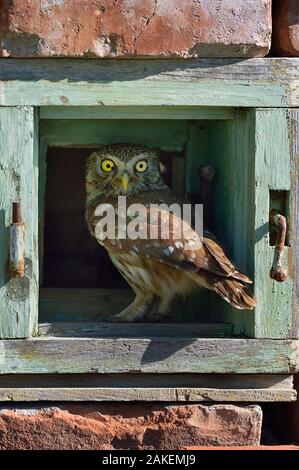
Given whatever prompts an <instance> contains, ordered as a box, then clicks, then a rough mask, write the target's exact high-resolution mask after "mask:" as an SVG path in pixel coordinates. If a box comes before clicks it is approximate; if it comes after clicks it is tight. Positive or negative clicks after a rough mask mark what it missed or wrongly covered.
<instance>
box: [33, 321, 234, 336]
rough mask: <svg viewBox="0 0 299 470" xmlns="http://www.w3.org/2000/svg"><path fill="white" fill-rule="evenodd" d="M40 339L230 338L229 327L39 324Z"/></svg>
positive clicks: (209, 324) (201, 324)
mask: <svg viewBox="0 0 299 470" xmlns="http://www.w3.org/2000/svg"><path fill="white" fill-rule="evenodd" d="M38 335H39V336H56V337H69V338H80V337H81V338H138V337H139V338H140V337H141V338H142V337H144V338H145V337H146V338H149V337H150V338H153V337H161V336H164V337H170V338H174V337H180V338H184V337H187V338H190V337H193V338H227V337H230V336H231V335H232V325H230V324H229V323H215V322H214V323H152V324H151V323H130V324H126V323H122V324H114V323H108V322H100V321H98V322H93V323H91V322H87V321H85V322H61V323H42V324H39V328H38Z"/></svg>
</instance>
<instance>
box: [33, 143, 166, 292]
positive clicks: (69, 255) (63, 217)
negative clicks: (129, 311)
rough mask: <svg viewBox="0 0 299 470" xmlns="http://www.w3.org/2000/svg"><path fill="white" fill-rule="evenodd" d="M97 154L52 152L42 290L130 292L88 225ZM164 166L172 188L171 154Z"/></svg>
mask: <svg viewBox="0 0 299 470" xmlns="http://www.w3.org/2000/svg"><path fill="white" fill-rule="evenodd" d="M91 151H92V149H90V148H56V147H55V148H50V149H49V150H48V152H47V179H46V197H45V227H44V263H43V283H42V287H57V288H59V287H64V288H128V285H127V283H126V282H125V280H124V279H123V277H122V276H121V274H120V273H119V272H118V271H117V269H116V268H115V267H114V265H113V264H112V262H111V261H110V259H109V256H108V254H107V252H106V250H105V249H104V248H103V247H101V246H100V245H99V244H98V243H97V242H96V240H95V239H94V238H92V237H91V235H90V234H89V232H88V230H87V226H86V223H85V181H84V178H85V162H86V159H87V158H88V156H89V155H90V153H91ZM161 163H162V174H163V177H164V179H165V181H166V183H167V184H168V185H169V186H170V187H171V180H172V178H171V173H172V171H171V170H172V165H171V154H170V153H169V152H161Z"/></svg>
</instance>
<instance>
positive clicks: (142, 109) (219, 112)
mask: <svg viewBox="0 0 299 470" xmlns="http://www.w3.org/2000/svg"><path fill="white" fill-rule="evenodd" d="M234 118H235V110H234V108H229V107H227V108H218V107H216V106H213V107H204V106H201V107H197V106H188V107H179V108H173V107H171V106H163V107H162V106H126V107H121V106H44V107H42V108H41V110H40V119H81V120H82V119H167V120H172V119H190V120H194V119H213V120H215V119H221V120H222V119H234Z"/></svg>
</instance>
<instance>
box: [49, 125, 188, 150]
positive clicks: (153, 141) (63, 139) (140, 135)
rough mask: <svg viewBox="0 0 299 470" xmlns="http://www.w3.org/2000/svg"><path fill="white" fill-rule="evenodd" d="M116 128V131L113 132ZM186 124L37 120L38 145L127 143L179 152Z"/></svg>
mask: <svg viewBox="0 0 299 470" xmlns="http://www.w3.org/2000/svg"><path fill="white" fill-rule="evenodd" d="M116 129H117V130H116ZM187 132H188V122H187V121H185V120H174V121H171V122H168V121H167V120H165V119H161V120H155V119H153V120H151V119H148V120H147V119H136V120H132V119H131V120H125V119H122V120H118V119H116V120H113V121H111V119H105V120H97V119H91V120H86V119H82V120H81V119H74V120H72V119H71V120H63V119H57V120H54V119H49V120H42V121H40V134H41V144H42V145H44V146H48V147H90V149H91V151H92V148H94V147H99V146H101V145H107V144H112V143H127V142H130V143H132V144H139V145H147V146H152V147H155V146H156V147H158V148H159V149H161V150H165V151H182V150H183V149H184V146H185V143H186V140H187Z"/></svg>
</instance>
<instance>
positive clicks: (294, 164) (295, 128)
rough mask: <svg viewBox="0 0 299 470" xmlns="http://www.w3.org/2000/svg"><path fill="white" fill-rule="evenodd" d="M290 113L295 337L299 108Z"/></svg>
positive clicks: (297, 318)
mask: <svg viewBox="0 0 299 470" xmlns="http://www.w3.org/2000/svg"><path fill="white" fill-rule="evenodd" d="M289 115H290V139H291V195H290V227H292V228H291V230H290V236H289V239H290V244H291V247H290V259H289V267H290V275H291V276H292V277H293V280H294V291H293V318H292V334H293V338H298V337H299V247H298V240H299V109H292V110H290V112H289Z"/></svg>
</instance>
